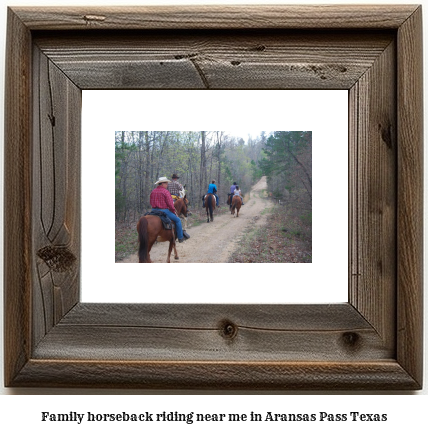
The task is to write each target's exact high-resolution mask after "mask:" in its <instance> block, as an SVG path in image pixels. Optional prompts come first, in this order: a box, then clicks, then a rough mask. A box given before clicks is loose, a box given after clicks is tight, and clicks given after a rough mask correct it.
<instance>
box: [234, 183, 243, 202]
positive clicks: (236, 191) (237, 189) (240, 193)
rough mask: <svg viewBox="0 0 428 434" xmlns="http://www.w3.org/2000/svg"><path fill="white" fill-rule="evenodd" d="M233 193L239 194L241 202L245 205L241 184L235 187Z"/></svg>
mask: <svg viewBox="0 0 428 434" xmlns="http://www.w3.org/2000/svg"><path fill="white" fill-rule="evenodd" d="M233 195H234V196H239V197H240V198H241V202H242V203H241V205H244V198H243V197H242V192H241V190H240V189H239V185H236V188H235V190H234V192H233Z"/></svg>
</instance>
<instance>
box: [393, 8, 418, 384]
mask: <svg viewBox="0 0 428 434" xmlns="http://www.w3.org/2000/svg"><path fill="white" fill-rule="evenodd" d="M398 46H399V47H400V48H403V47H405V48H406V49H401V50H400V51H399V55H398V71H397V74H398V87H397V100H398V114H397V115H398V140H399V143H400V145H401V146H400V147H399V149H398V187H397V189H398V211H397V212H398V258H397V267H398V269H397V274H398V281H397V301H398V304H399V306H400V309H399V310H398V316H397V344H398V348H397V359H398V360H399V362H400V363H401V364H402V366H403V367H404V368H405V369H407V370H408V372H409V373H410V374H411V375H413V376H414V377H415V378H416V379H418V381H422V369H423V364H422V361H423V353H422V351H423V349H422V345H420V344H418V342H421V341H422V330H423V326H422V324H423V311H422V307H423V274H422V270H423V143H424V142H423V115H422V113H423V98H422V95H423V89H422V85H423V82H422V79H423V74H422V69H423V68H422V8H419V9H418V10H417V11H416V12H415V13H414V14H413V15H412V16H411V18H410V19H409V20H407V21H406V22H405V23H404V24H403V26H401V27H400V30H399V32H398Z"/></svg>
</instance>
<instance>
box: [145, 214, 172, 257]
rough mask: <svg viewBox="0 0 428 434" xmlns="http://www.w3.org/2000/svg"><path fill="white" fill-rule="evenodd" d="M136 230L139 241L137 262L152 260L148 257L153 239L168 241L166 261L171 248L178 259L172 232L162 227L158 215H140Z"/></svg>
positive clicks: (169, 255)
mask: <svg viewBox="0 0 428 434" xmlns="http://www.w3.org/2000/svg"><path fill="white" fill-rule="evenodd" d="M137 232H138V242H139V248H138V259H139V261H138V262H140V263H142V262H152V260H151V259H150V250H151V249H152V246H153V244H154V243H155V241H160V242H164V241H169V249H168V257H167V260H166V262H168V263H169V262H171V261H170V258H171V251H172V248H174V255H175V259H179V258H178V254H177V249H176V246H175V235H174V232H173V230H172V229H164V227H163V224H162V221H161V219H160V217H158V216H155V215H147V216H143V217H141V218H140V220H139V221H138V223H137Z"/></svg>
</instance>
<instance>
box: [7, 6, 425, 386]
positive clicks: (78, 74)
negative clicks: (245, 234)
mask: <svg viewBox="0 0 428 434" xmlns="http://www.w3.org/2000/svg"><path fill="white" fill-rule="evenodd" d="M421 17H422V11H421V7H420V6H409V5H404V6H394V5H387V6H372V5H366V6H269V7H268V6H259V7H257V6H245V7H236V6H229V7H227V6H221V7H215V6H210V7H199V8H198V7H180V8H176V7H156V8H155V7H137V8H122V7H119V8H91V7H88V8H84V7H81V8H13V9H9V10H8V29H7V59H6V119H5V228H6V230H5V278H4V285H5V298H4V300H5V384H6V386H9V387H18V386H36V387H42V386H51V387H52V386H58V387H61V386H62V387H71V386H73V387H115V388H120V387H123V388H125V387H134V388H192V389H197V388H216V389H248V388H250V389H256V388H257V389H283V390H287V389H289V390H291V389H312V390H315V389H366V390H367V389H368V390H371V389H403V390H404V389H419V388H421V387H422V358H423V357H422V291H423V289H422V212H423V210H422V145H423V131H422V25H421V21H422V18H421ZM94 88H106V89H117V88H121V89H123V88H139V89H143V88H151V89H163V88H176V89H204V88H209V89H224V88H228V89H241V88H244V89H305V88H310V89H348V90H349V124H350V128H349V131H350V133H349V156H350V157H349V174H350V175H349V197H350V200H349V228H350V229H349V245H350V248H349V258H350V259H349V302H348V303H343V304H337V305H299V306H295V305H260V306H257V305H227V304H224V305H168V304H165V305H147V304H146V305H145V304H141V305H140V304H136V305H100V304H85V303H81V302H80V301H79V290H80V277H79V256H80V209H79V208H80V122H81V120H80V112H81V90H82V89H94ZM320 284H321V286H320V290H322V286H323V285H328V282H320Z"/></svg>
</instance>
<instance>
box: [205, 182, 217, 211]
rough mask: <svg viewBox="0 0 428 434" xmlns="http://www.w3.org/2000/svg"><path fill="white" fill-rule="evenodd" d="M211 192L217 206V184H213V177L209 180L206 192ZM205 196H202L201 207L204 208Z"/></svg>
mask: <svg viewBox="0 0 428 434" xmlns="http://www.w3.org/2000/svg"><path fill="white" fill-rule="evenodd" d="M210 193H211V194H213V195H214V196H215V203H216V206H218V196H217V194H216V193H217V186H216V185H215V179H213V180H212V181H211V184H209V185H208V191H207V194H210ZM205 196H206V195H204V196H203V197H202V208H205Z"/></svg>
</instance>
